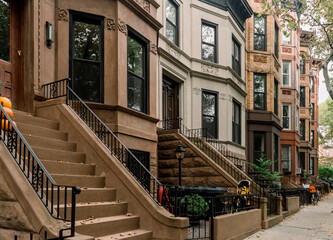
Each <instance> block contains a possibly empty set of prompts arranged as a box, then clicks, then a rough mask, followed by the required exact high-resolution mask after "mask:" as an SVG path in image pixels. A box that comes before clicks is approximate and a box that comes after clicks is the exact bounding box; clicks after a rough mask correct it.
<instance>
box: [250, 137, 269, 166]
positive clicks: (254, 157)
mask: <svg viewBox="0 0 333 240" xmlns="http://www.w3.org/2000/svg"><path fill="white" fill-rule="evenodd" d="M255 135H262V136H263V137H264V150H263V151H260V152H259V151H255V146H254V144H255ZM266 150H267V146H266V132H262V131H255V132H253V163H254V164H256V163H257V161H256V159H257V158H256V155H258V153H260V156H261V157H267V156H266Z"/></svg>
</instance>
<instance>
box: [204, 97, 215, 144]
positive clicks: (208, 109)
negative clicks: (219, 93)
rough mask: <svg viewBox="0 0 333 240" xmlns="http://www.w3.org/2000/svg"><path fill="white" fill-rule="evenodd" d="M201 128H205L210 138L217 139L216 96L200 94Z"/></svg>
mask: <svg viewBox="0 0 333 240" xmlns="http://www.w3.org/2000/svg"><path fill="white" fill-rule="evenodd" d="M202 128H206V129H207V131H208V133H209V134H210V135H211V136H213V137H215V138H217V109H216V94H213V93H208V92H203V93H202Z"/></svg>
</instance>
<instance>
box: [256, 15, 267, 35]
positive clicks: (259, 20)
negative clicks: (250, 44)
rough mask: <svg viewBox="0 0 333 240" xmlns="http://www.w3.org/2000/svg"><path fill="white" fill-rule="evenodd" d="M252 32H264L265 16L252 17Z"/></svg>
mask: <svg viewBox="0 0 333 240" xmlns="http://www.w3.org/2000/svg"><path fill="white" fill-rule="evenodd" d="M254 33H260V34H265V18H263V17H258V16H255V17H254Z"/></svg>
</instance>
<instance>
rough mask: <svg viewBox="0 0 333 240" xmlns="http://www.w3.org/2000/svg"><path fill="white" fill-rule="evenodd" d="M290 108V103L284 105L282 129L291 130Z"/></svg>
mask: <svg viewBox="0 0 333 240" xmlns="http://www.w3.org/2000/svg"><path fill="white" fill-rule="evenodd" d="M290 108H291V105H290V104H289V103H283V104H282V127H283V128H284V129H291V121H290V120H291V117H290V114H291V112H290Z"/></svg>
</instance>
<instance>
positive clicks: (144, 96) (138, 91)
mask: <svg viewBox="0 0 333 240" xmlns="http://www.w3.org/2000/svg"><path fill="white" fill-rule="evenodd" d="M148 44H149V42H148V41H147V40H146V39H144V38H143V37H142V36H141V35H140V34H138V33H137V32H135V31H134V30H133V29H131V28H128V36H127V106H128V107H129V108H132V109H134V110H137V111H140V112H143V113H148V99H149V92H148V76H149V72H148V66H149V64H148V61H149V60H148V59H149V51H148V49H149V48H148Z"/></svg>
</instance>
